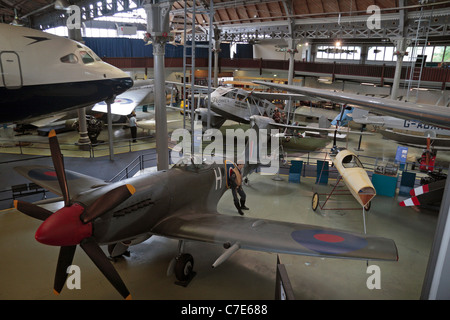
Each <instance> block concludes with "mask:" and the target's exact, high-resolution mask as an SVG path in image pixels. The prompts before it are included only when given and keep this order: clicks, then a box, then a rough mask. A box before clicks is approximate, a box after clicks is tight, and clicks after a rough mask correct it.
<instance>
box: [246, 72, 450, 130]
mask: <svg viewBox="0 0 450 320" xmlns="http://www.w3.org/2000/svg"><path fill="white" fill-rule="evenodd" d="M253 82H254V83H256V84H260V85H265V86H268V87H271V88H274V89H278V90H283V91H287V92H291V93H297V94H304V95H306V96H309V97H316V98H321V99H326V100H330V101H334V102H337V103H342V104H346V105H349V106H356V107H360V108H363V109H368V110H370V111H373V112H377V113H381V114H384V115H388V116H393V117H399V118H402V119H406V120H413V119H416V120H420V121H421V122H423V123H426V124H428V125H432V126H436V127H440V128H444V129H450V108H447V107H443V106H436V105H425V104H417V103H412V102H404V101H397V100H391V99H385V98H379V97H368V96H362V95H358V94H354V93H345V92H335V91H331V90H324V89H315V88H308V87H300V86H292V85H285V84H278V83H270V82H264V81H253Z"/></svg>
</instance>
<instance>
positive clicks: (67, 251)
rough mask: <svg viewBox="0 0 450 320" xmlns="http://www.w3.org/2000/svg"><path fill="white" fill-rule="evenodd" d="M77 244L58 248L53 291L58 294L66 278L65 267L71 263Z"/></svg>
mask: <svg viewBox="0 0 450 320" xmlns="http://www.w3.org/2000/svg"><path fill="white" fill-rule="evenodd" d="M76 248H77V246H66V247H61V249H60V250H59V257H58V264H57V265H56V273H55V282H54V284H53V293H54V294H56V295H59V293H60V292H61V290H62V289H63V287H64V284H65V283H66V280H67V268H68V267H69V266H70V265H71V264H72V260H73V256H74V255H75V249H76Z"/></svg>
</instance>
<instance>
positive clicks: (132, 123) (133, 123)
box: [128, 111, 137, 142]
mask: <svg viewBox="0 0 450 320" xmlns="http://www.w3.org/2000/svg"><path fill="white" fill-rule="evenodd" d="M128 126H129V127H130V131H131V138H132V139H133V142H137V141H136V136H137V126H136V113H135V112H134V111H133V112H132V113H131V115H130V118H129V119H128Z"/></svg>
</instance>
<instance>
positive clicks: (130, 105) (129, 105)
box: [92, 80, 154, 116]
mask: <svg viewBox="0 0 450 320" xmlns="http://www.w3.org/2000/svg"><path fill="white" fill-rule="evenodd" d="M153 91H154V84H153V80H138V81H135V82H134V85H133V87H132V88H131V89H128V90H127V91H125V92H124V93H122V94H121V95H118V96H117V97H116V99H115V100H114V103H113V104H111V113H112V114H116V115H121V116H126V115H128V114H130V113H131V112H132V111H133V110H134V109H135V108H136V107H138V106H140V105H142V104H144V101H147V100H149V96H150V95H153ZM150 100H151V99H150ZM92 111H96V112H103V113H107V112H108V107H107V105H106V103H105V102H104V101H102V102H99V103H97V104H96V105H95V106H94V107H93V108H92Z"/></svg>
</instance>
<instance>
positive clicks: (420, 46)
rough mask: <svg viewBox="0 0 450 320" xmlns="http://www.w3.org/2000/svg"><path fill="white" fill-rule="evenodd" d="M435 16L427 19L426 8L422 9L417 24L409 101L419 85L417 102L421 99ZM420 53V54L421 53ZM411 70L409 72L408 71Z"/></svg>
mask: <svg viewBox="0 0 450 320" xmlns="http://www.w3.org/2000/svg"><path fill="white" fill-rule="evenodd" d="M432 16H433V14H432V13H431V14H430V16H429V17H428V18H426V17H425V13H424V7H421V9H420V14H419V18H418V20H416V21H415V22H416V23H417V30H416V36H415V39H414V45H413V47H412V52H411V58H410V61H411V65H410V66H409V67H408V68H407V73H406V74H408V73H409V78H408V79H407V80H406V82H405V84H406V83H407V84H408V89H407V91H406V100H407V101H408V100H409V96H410V93H411V91H412V89H413V85H414V84H417V86H415V88H416V89H417V90H416V101H417V100H418V98H419V90H418V89H419V88H420V85H421V81H422V72H423V67H424V66H425V64H426V59H427V56H426V55H425V49H426V47H427V45H428V34H429V30H430V28H429V27H430V22H431V17H432ZM419 51H420V53H419ZM408 69H409V71H408Z"/></svg>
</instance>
